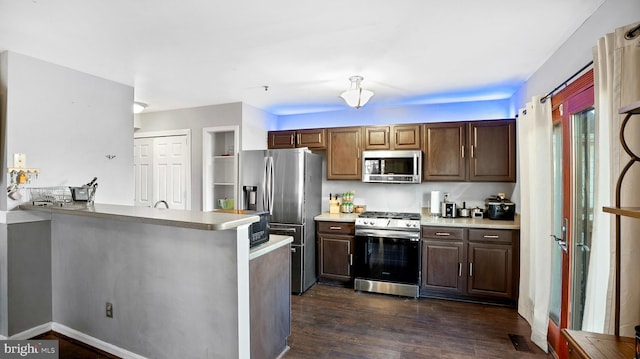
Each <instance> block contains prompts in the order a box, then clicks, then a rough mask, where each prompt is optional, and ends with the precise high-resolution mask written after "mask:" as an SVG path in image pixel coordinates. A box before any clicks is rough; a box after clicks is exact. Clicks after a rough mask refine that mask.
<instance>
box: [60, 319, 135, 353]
mask: <svg viewBox="0 0 640 359" xmlns="http://www.w3.org/2000/svg"><path fill="white" fill-rule="evenodd" d="M51 330H53V331H54V332H58V333H60V334H62V335H66V336H67V337H69V338H72V339H75V340H78V341H80V342H83V343H85V344H88V345H91V346H92V347H94V348H97V349H100V350H102V351H105V352H107V353H110V354H113V355H115V356H118V357H120V358H122V359H147V358H146V357H143V356H142V355H138V354H136V353H133V352H130V351H128V350H126V349H123V348H120V347H118V346H115V345H113V344H110V343H107V342H105V341H102V340H100V339H98V338H94V337H92V336H90V335H87V334H84V333H82V332H79V331H77V330H75V329H72V328H69V327H67V326H66V325H62V324H58V323H55V322H54V323H52V326H51Z"/></svg>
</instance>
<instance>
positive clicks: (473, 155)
mask: <svg viewBox="0 0 640 359" xmlns="http://www.w3.org/2000/svg"><path fill="white" fill-rule="evenodd" d="M475 147H476V146H474V145H471V158H475V157H476V154H475Z"/></svg>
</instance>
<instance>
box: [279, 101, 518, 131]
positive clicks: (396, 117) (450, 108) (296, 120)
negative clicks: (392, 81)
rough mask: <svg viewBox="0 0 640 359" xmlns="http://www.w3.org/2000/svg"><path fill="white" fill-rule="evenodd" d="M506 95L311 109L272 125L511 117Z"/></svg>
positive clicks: (297, 126) (282, 117) (283, 127)
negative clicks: (478, 98) (396, 105)
mask: <svg viewBox="0 0 640 359" xmlns="http://www.w3.org/2000/svg"><path fill="white" fill-rule="evenodd" d="M514 116H515V114H514V113H513V110H512V106H511V103H510V100H509V98H505V99H499V100H486V101H467V102H450V103H433V104H421V105H407V106H398V107H384V108H383V107H374V106H371V107H363V108H361V109H359V110H355V109H348V110H341V111H329V112H315V113H305V114H293V115H280V116H277V123H276V124H275V127H276V128H273V130H289V129H303V128H318V127H342V126H362V125H377V124H393V123H423V122H446V121H472V120H490V119H504V118H513V117H514Z"/></svg>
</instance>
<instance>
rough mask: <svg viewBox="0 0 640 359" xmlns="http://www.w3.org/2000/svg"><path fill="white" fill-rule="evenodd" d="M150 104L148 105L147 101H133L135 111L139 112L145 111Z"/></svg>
mask: <svg viewBox="0 0 640 359" xmlns="http://www.w3.org/2000/svg"><path fill="white" fill-rule="evenodd" d="M148 106H149V105H147V104H146V103H142V102H134V103H133V113H135V114H138V113H140V112H142V111H144V109H145V108H147V107H148Z"/></svg>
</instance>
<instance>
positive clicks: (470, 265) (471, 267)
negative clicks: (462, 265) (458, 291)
mask: <svg viewBox="0 0 640 359" xmlns="http://www.w3.org/2000/svg"><path fill="white" fill-rule="evenodd" d="M469 277H473V263H469Z"/></svg>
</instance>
